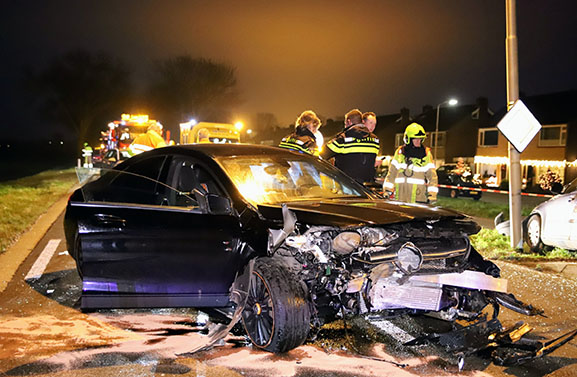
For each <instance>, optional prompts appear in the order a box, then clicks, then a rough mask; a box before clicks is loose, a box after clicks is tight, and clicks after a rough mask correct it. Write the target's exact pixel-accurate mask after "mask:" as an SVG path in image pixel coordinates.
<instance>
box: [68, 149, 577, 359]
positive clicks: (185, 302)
mask: <svg viewBox="0 0 577 377" xmlns="http://www.w3.org/2000/svg"><path fill="white" fill-rule="evenodd" d="M478 231H479V227H478V225H477V224H476V223H474V222H473V221H472V220H470V219H469V218H467V217H465V216H464V215H462V214H459V213H457V212H453V211H450V210H446V209H442V208H435V207H429V206H424V205H415V204H404V203H399V202H390V201H387V200H384V199H379V198H377V197H376V196H375V195H374V194H371V193H370V192H369V191H367V190H366V189H365V188H364V187H363V186H361V185H359V184H358V183H356V182H355V181H353V180H352V179H350V178H348V177H347V176H346V175H345V174H343V173H342V172H341V171H340V170H338V169H336V168H335V167H333V166H332V165H330V164H328V163H326V162H323V161H321V160H319V159H317V158H315V157H312V156H308V155H304V154H300V153H295V152H291V151H287V150H285V149H279V148H274V147H266V146H252V145H215V144H203V145H194V146H177V147H165V148H159V149H156V150H153V151H150V152H146V153H143V154H141V155H138V156H135V157H133V158H130V159H129V160H127V161H125V162H123V163H122V164H120V165H118V166H116V167H115V168H113V169H110V170H107V171H103V172H102V173H101V175H100V177H99V178H98V179H96V180H93V181H91V182H88V183H86V184H84V185H83V187H82V188H80V189H78V190H77V191H76V192H75V193H74V194H73V195H72V196H71V197H70V200H69V203H68V206H67V210H66V215H65V233H66V239H67V243H68V248H69V249H68V250H69V251H70V254H71V255H72V256H73V258H74V259H75V261H76V264H77V270H78V273H79V275H80V276H81V277H82V284H83V287H82V298H81V306H82V308H83V309H85V310H90V309H97V308H142V307H145V308H153V307H199V308H202V307H211V308H234V310H235V312H234V315H233V320H232V321H231V323H234V321H236V320H241V321H242V324H243V326H244V329H245V330H246V334H247V335H248V337H249V338H250V340H251V341H252V343H253V344H254V345H255V346H256V347H259V348H261V349H264V350H267V351H271V352H285V351H288V350H290V349H292V348H295V347H297V346H299V345H301V344H303V343H304V342H305V341H306V339H307V337H309V336H311V335H312V334H314V333H315V331H317V330H318V329H319V328H320V326H322V325H323V324H324V323H325V322H327V321H331V320H333V319H335V318H340V317H348V316H357V315H365V314H370V315H371V316H373V317H375V316H376V317H379V316H382V317H383V318H385V317H391V316H395V315H407V314H410V315H425V314H427V315H435V316H436V317H438V318H440V319H442V320H443V321H447V322H449V323H453V327H454V331H453V332H451V333H449V334H444V335H442V334H424V335H423V337H422V338H420V339H415V340H414V341H413V343H414V344H419V343H420V342H425V341H428V342H438V343H440V344H442V345H443V344H444V343H448V346H447V349H448V350H450V351H451V352H454V353H459V354H461V355H468V354H471V353H473V352H476V351H478V350H481V349H488V348H495V352H493V356H494V359H495V360H497V361H498V362H500V363H516V362H518V361H519V360H521V359H523V358H530V354H532V353H534V354H535V355H534V356H541V355H543V354H545V353H548V352H549V351H551V350H552V349H554V348H555V347H552V346H550V347H549V348H547V350H546V351H545V350H544V347H545V345H543V344H536V345H535V344H533V345H531V346H530V347H529V346H526V347H525V346H524V348H523V350H522V352H521V353H519V352H520V351H518V349H517V348H515V347H514V343H517V341H518V340H519V339H521V337H522V335H523V334H524V333H525V332H526V329H513V330H511V329H510V330H503V329H502V327H501V325H500V323H499V322H498V320H497V314H498V308H499V307H500V306H505V307H507V308H509V309H512V310H515V311H518V312H520V313H523V314H527V315H536V314H540V313H541V312H540V311H539V310H537V309H534V308H533V307H531V306H530V305H525V304H523V303H521V302H519V301H518V300H516V299H515V297H514V296H512V295H510V294H508V293H507V281H506V280H505V279H501V278H500V277H499V269H498V267H497V266H496V265H494V264H493V263H492V262H490V261H486V260H484V259H483V258H482V257H481V256H480V255H479V254H478V253H477V251H476V250H475V249H474V248H473V247H472V246H471V244H470V242H469V235H471V234H474V233H476V232H478ZM487 308H492V314H490V315H488V314H487ZM511 331H513V332H514V333H515V335H514V336H513V337H511V336H509V333H510V332H511ZM574 335H575V334H572V335H570V336H568V337H565V338H563V339H561V338H560V339H557V340H556V343H555V346H558V345H560V344H562V343H564V342H566V341H568V340H569V339H570V338H571V336H574ZM447 337H448V338H447ZM469 338H472V339H474V341H473V342H470V341H468V340H467V339H469ZM447 339H450V340H451V341H448V340H447ZM454 339H462V340H459V341H455V340H454ZM479 339H481V341H479ZM503 349H505V351H503ZM507 350H511V351H510V352H509V351H507ZM527 355H529V356H527Z"/></svg>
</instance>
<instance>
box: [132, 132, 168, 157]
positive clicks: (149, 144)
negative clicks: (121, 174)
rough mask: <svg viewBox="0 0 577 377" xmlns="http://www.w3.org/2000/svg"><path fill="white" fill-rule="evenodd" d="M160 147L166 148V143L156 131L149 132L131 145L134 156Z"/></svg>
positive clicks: (139, 136) (137, 138)
mask: <svg viewBox="0 0 577 377" xmlns="http://www.w3.org/2000/svg"><path fill="white" fill-rule="evenodd" d="M160 147H166V142H165V141H164V139H163V138H162V136H160V135H159V134H158V133H157V132H156V131H154V130H149V131H147V132H146V133H145V134H142V135H138V136H137V137H136V139H134V141H133V142H132V144H130V152H131V153H132V154H139V153H142V152H146V151H150V150H153V149H154V148H160Z"/></svg>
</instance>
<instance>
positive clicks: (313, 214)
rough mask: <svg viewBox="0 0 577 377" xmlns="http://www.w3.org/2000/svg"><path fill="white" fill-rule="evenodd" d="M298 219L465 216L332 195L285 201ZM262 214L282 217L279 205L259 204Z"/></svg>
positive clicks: (349, 221)
mask: <svg viewBox="0 0 577 377" xmlns="http://www.w3.org/2000/svg"><path fill="white" fill-rule="evenodd" d="M286 205H287V206H288V208H289V209H290V210H292V211H293V212H295V214H296V216H297V219H298V221H299V222H304V223H307V224H311V225H333V226H340V227H343V226H357V225H362V224H366V225H369V224H370V225H384V224H393V223H401V222H407V221H411V220H429V219H430V220H433V219H443V218H464V215H462V214H460V213H458V212H455V211H452V210H448V209H443V208H440V207H430V206H426V205H421V204H407V203H401V202H394V201H389V200H375V199H355V200H352V199H332V200H323V201H318V202H314V201H303V202H289V203H286ZM258 209H259V211H260V212H261V214H262V215H263V216H264V217H266V218H269V219H271V220H281V219H282V213H281V205H280V204H279V205H259V206H258Z"/></svg>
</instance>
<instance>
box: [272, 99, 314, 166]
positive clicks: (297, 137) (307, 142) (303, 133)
mask: <svg viewBox="0 0 577 377" xmlns="http://www.w3.org/2000/svg"><path fill="white" fill-rule="evenodd" d="M321 125H322V122H321V120H320V119H319V117H318V116H317V114H315V112H314V111H312V110H306V111H303V112H302V113H301V115H299V117H298V118H297V120H296V122H295V131H294V132H293V133H291V134H290V135H287V136H285V137H284V138H283V139H282V140H281V142H280V144H279V147H281V148H286V149H290V150H293V151H297V152H301V153H308V154H312V155H315V156H318V155H319V147H318V145H317V139H316V136H315V134H316V133H317V132H318V130H319V128H320V126H321Z"/></svg>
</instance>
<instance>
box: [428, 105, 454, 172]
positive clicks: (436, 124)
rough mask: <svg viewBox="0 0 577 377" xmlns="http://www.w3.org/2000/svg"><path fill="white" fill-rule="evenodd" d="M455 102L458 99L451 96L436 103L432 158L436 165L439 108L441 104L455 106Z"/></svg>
mask: <svg viewBox="0 0 577 377" xmlns="http://www.w3.org/2000/svg"><path fill="white" fill-rule="evenodd" d="M457 103H459V101H457V100H456V99H454V98H451V99H448V100H446V101H445V102H441V103H440V104H438V105H437V121H436V122H435V147H434V148H433V159H434V160H435V166H437V144H438V143H439V110H440V109H441V106H443V105H445V104H447V105H449V106H455V105H456V104H457Z"/></svg>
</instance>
